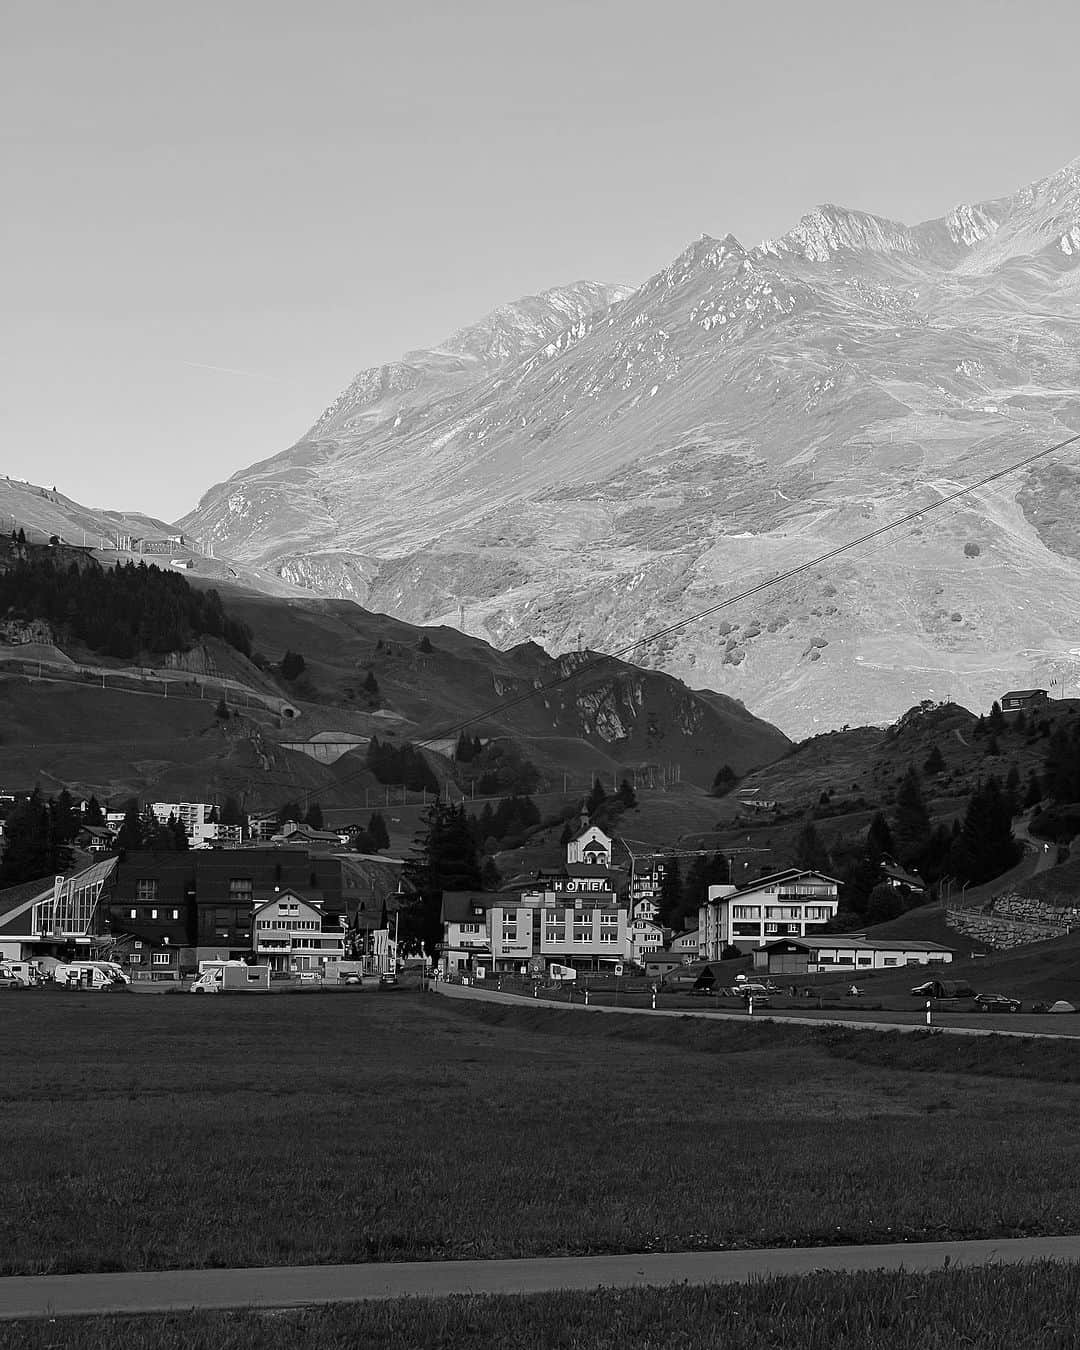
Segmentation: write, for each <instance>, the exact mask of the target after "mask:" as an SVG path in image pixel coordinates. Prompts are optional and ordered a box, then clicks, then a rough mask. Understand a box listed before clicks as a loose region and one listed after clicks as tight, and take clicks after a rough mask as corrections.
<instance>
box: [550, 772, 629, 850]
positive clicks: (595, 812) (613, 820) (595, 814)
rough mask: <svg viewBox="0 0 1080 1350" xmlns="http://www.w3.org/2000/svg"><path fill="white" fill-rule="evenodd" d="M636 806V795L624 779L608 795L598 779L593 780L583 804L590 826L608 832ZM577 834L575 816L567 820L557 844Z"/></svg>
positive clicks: (566, 841)
mask: <svg viewBox="0 0 1080 1350" xmlns="http://www.w3.org/2000/svg"><path fill="white" fill-rule="evenodd" d="M637 804H638V800H637V793H636V792H635V791H634V787H633V784H632V783H631V782H630V780H629V779H628V778H624V779H623V780H622V782H621V783H620V784H619V786H618V788H617V789H616V790H615V792H613V793H611V794H610V795H609V794H608V792H607V790H606V789H605V787H604V785H603V783H601V781H600V779H599V778H594V779H593V785H592V788H591V789H590V790H589V795H588V796H587V797H586V798H585V802H584V806H585V812H586V814H587V815H588V817H589V822H590V824H592V825H596V826H597V827H598V828H599V829H601V830H606V831H608V832H610V831H611V830H612V829H613V828H614V827H615V825H616V824H617V823H618V821H619V817H620V816H621V815H622V814H623V812H625V811H630V810H633V808H634V807H635V806H637ZM577 833H578V825H577V816H576V815H574V816H571V817H569V818H568V820H567V822H566V826H565V828H564V829H563V832H562V837H561V838H560V840H559V843H560V844H568V843H569V842H570V840H571V839H573V838H575V836H576V835H577Z"/></svg>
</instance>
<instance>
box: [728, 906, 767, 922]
mask: <svg viewBox="0 0 1080 1350" xmlns="http://www.w3.org/2000/svg"><path fill="white" fill-rule="evenodd" d="M731 917H732V918H733V919H760V918H761V906H760V905H735V906H733V907H732V910H731Z"/></svg>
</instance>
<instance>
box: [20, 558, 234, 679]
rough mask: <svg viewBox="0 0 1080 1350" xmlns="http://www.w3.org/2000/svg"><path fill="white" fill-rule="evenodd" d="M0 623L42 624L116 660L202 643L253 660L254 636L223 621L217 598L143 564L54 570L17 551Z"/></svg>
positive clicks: (228, 620)
mask: <svg viewBox="0 0 1080 1350" xmlns="http://www.w3.org/2000/svg"><path fill="white" fill-rule="evenodd" d="M0 615H7V616H9V617H12V618H17V619H24V620H27V621H32V620H34V619H42V620H44V621H45V622H47V623H49V624H50V625H51V626H52V628H53V629H54V630H55V631H57V632H58V633H61V634H67V635H70V636H71V637H73V638H75V639H77V640H78V641H80V642H83V643H85V644H86V646H87V647H89V648H90V650H91V651H95V652H100V653H101V654H102V655H104V656H112V657H115V658H117V659H118V660H131V659H132V658H134V657H136V656H138V655H139V654H140V653H142V652H145V653H148V654H150V655H160V654H161V653H164V652H173V651H185V650H186V649H187V648H189V647H191V646H192V645H193V644H194V643H195V642H196V641H197V640H198V639H199V638H200V637H204V636H205V637H217V638H222V639H223V640H224V641H226V642H228V643H230V644H231V645H232V646H233V647H235V648H236V649H237V650H238V651H240V652H243V654H244V655H245V656H250V655H251V632H250V630H249V629H248V628H247V626H246V625H245V624H243V623H240V622H239V621H238V620H236V619H232V618H230V617H229V616H228V615H227V614H226V613H225V610H224V607H223V606H222V603H221V597H220V596H219V595H218V593H217V591H215V590H207V591H196V590H193V589H192V587H191V586H189V585H188V583H187V581H185V579H184V578H183V577H182V576H181V575H180V574H179V573H178V572H171V571H162V570H161V569H160V568H158V567H155V566H153V565H152V564H151V565H150V566H147V564H146V563H138V564H136V563H132V562H129V563H124V564H118V565H117V566H115V567H110V568H103V567H99V566H98V565H97V564H96V563H94V564H92V565H91V566H84V567H81V568H80V567H78V566H77V565H76V564H75V563H71V564H69V565H67V566H64V565H60V566H57V565H56V563H55V561H54V555H53V554H52V553H51V552H50V550H49V549H47V548H32V547H27V548H25V549H19V550H18V552H17V554H16V555H15V556H14V557H13V558H12V559H11V562H10V565H9V566H6V567H5V568H4V569H2V570H0Z"/></svg>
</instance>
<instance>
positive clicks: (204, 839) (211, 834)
mask: <svg viewBox="0 0 1080 1350" xmlns="http://www.w3.org/2000/svg"><path fill="white" fill-rule="evenodd" d="M150 810H151V811H152V812H153V813H154V819H155V820H157V821H158V822H159V823H160V824H162V825H167V824H168V823H169V817H170V816H175V817H176V819H177V820H178V821H179V822H180V824H181V825H183V827H184V833H185V834H186V835H187V837H188V839H189V841H190V842H191V847H192V848H209V847H210V846H211V844H224V845H225V846H226V847H227V848H235V847H237V846H239V845H240V844H242V843H243V842H244V832H243V829H242V828H241V826H239V825H220V824H218V823H216V822H214V821H211V819H210V816H211V814H212V812H213V810H214V804H213V802H151V803H150ZM111 814H112V813H111V812H110V815H111ZM123 819H124V817H123V815H121V816H120V821H121V823H123ZM110 823H111V822H110Z"/></svg>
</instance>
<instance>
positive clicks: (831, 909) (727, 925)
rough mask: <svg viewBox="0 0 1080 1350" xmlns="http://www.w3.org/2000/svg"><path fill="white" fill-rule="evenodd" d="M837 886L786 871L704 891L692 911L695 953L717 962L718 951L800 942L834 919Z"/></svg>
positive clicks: (820, 875)
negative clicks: (786, 939) (696, 942)
mask: <svg viewBox="0 0 1080 1350" xmlns="http://www.w3.org/2000/svg"><path fill="white" fill-rule="evenodd" d="M839 889H840V883H839V882H838V881H836V880H835V879H834V878H833V877H827V876H825V874H824V873H823V872H815V871H811V870H800V869H799V868H794V867H793V868H789V869H788V870H787V871H785V872H775V873H773V874H772V875H771V876H767V877H761V878H760V879H759V880H757V881H755V882H753V883H752V884H751V885H749V886H743V887H742V888H741V889H737V888H736V887H734V886H710V887H709V891H708V898H707V899H706V901H705V903H704V904H703V905H702V906H701V907H700V909H699V911H698V920H699V923H698V928H699V950H700V951H701V954H702V955H703V956H704V957H705V959H706V960H708V961H718V960H719V959H720V954H721V952H722V951H723V949H724V948H725V947H727V946H735V947H738V948H740V949H741V950H742V951H744V952H745V951H750V950H752V949H753V948H755V947H763V946H764V945H765V944H766V943H767V942H775V941H776V940H777V939H778V938H784V937H791V938H803V937H806V936H807V933H808V931H811V932H812V931H813V930H815V929H817V928H819V927H820V925H821V924H824V923H828V921H829V920H830V919H832V918H834V917H835V915H836V911H837V908H838V906H839V903H840V902H839V899H838V893H839Z"/></svg>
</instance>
